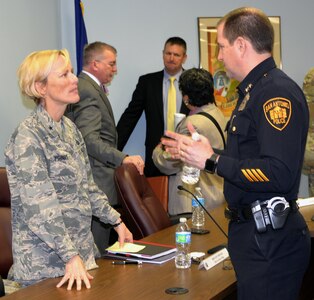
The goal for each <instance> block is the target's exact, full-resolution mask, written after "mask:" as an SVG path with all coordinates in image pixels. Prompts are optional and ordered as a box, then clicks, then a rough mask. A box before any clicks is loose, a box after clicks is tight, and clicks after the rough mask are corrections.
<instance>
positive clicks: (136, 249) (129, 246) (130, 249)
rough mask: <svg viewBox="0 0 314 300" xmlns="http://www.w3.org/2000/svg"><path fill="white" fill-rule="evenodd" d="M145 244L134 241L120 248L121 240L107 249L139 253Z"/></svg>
mask: <svg viewBox="0 0 314 300" xmlns="http://www.w3.org/2000/svg"><path fill="white" fill-rule="evenodd" d="M144 248H145V246H143V245H137V244H133V243H124V245H123V247H122V248H120V244H119V242H115V243H114V244H113V245H112V246H110V247H108V248H107V249H106V250H107V251H111V252H119V253H137V252H139V251H141V250H143V249H144Z"/></svg>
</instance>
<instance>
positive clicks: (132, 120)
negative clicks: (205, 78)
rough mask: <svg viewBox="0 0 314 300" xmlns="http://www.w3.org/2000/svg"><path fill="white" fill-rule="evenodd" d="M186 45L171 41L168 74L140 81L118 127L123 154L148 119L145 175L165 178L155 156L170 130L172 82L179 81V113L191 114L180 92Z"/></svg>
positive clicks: (165, 52) (166, 60) (175, 39)
mask: <svg viewBox="0 0 314 300" xmlns="http://www.w3.org/2000/svg"><path fill="white" fill-rule="evenodd" d="M186 58H187V55H186V42H185V41H184V40H183V39H182V38H180V37H171V38H169V39H168V40H167V41H166V43H165V45H164V49H163V62H164V66H165V67H164V70H162V71H159V72H155V73H150V74H146V75H143V76H141V77H140V78H139V81H138V84H137V86H136V89H135V91H134V93H133V96H132V100H131V102H130V103H129V106H128V107H127V109H126V110H125V111H124V113H123V114H122V116H121V118H120V120H119V122H118V125H117V130H118V149H119V150H123V148H124V146H125V144H126V143H127V141H128V139H129V137H130V135H131V134H132V132H133V130H134V128H135V126H136V124H137V122H138V120H139V119H140V117H141V115H142V113H143V111H144V112H145V117H146V140H145V147H146V148H145V169H144V172H145V175H146V176H148V177H152V176H158V175H161V173H160V171H159V170H158V169H157V168H156V166H155V165H154V162H153V160H152V153H153V150H154V148H155V147H156V145H157V144H158V143H159V142H160V138H161V137H162V135H163V133H164V130H165V129H166V128H167V95H168V89H169V85H170V83H169V78H170V77H173V76H174V77H175V81H174V85H175V88H176V112H181V113H184V114H188V112H189V110H188V108H187V107H186V106H185V105H184V103H183V101H182V95H181V92H180V91H179V88H178V81H179V77H180V75H181V73H182V71H183V68H182V65H183V64H184V63H185V61H186Z"/></svg>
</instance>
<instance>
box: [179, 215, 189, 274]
mask: <svg viewBox="0 0 314 300" xmlns="http://www.w3.org/2000/svg"><path fill="white" fill-rule="evenodd" d="M190 245H191V231H190V228H189V226H188V225H187V224H186V218H180V223H179V224H178V226H177V229H176V246H177V253H176V257H175V264H176V268H178V269H187V268H190V267H191V255H190Z"/></svg>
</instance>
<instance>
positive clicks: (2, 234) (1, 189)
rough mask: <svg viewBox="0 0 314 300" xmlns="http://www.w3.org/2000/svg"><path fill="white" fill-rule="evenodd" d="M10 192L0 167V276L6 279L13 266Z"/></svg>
mask: <svg viewBox="0 0 314 300" xmlns="http://www.w3.org/2000/svg"><path fill="white" fill-rule="evenodd" d="M10 206H11V203H10V190H9V184H8V178H7V173H6V169H5V168H4V167H0V275H1V277H2V278H7V274H8V271H9V269H10V267H11V266H12V264H13V257H12V228H11V208H10Z"/></svg>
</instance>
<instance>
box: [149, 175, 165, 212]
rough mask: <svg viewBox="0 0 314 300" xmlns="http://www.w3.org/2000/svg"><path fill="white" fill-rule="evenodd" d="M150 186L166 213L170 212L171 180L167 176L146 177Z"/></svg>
mask: <svg viewBox="0 0 314 300" xmlns="http://www.w3.org/2000/svg"><path fill="white" fill-rule="evenodd" d="M146 179H147V181H148V183H149V185H150V186H151V188H152V189H153V191H154V193H155V194H156V196H157V198H158V199H159V201H160V202H161V204H162V206H163V207H164V209H165V211H166V212H168V197H169V195H168V192H169V179H168V176H167V175H162V176H155V177H146Z"/></svg>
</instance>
